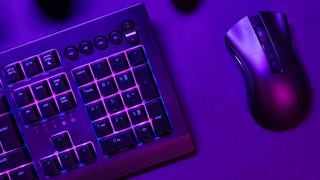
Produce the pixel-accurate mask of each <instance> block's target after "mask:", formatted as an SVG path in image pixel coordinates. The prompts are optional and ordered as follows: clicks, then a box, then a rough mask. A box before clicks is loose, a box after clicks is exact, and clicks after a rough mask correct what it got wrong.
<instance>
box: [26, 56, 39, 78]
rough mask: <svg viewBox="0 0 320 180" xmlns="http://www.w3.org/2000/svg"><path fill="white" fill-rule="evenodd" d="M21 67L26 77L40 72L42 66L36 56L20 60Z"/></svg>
mask: <svg viewBox="0 0 320 180" xmlns="http://www.w3.org/2000/svg"><path fill="white" fill-rule="evenodd" d="M21 64H22V67H23V69H24V73H25V74H26V76H27V77H29V78H30V77H32V76H35V75H37V74H40V73H42V68H41V65H40V62H39V59H38V57H37V56H35V57H32V58H30V59H27V60H24V61H22V63H21Z"/></svg>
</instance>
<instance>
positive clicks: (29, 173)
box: [10, 164, 39, 180]
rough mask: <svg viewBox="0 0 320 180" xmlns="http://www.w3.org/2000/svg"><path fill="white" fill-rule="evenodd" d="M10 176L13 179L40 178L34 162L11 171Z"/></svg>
mask: <svg viewBox="0 0 320 180" xmlns="http://www.w3.org/2000/svg"><path fill="white" fill-rule="evenodd" d="M10 177H11V179H13V180H37V179H39V177H38V174H37V172H36V169H35V168H34V165H33V164H30V165H27V166H24V167H22V168H19V169H16V170H14V171H11V172H10Z"/></svg>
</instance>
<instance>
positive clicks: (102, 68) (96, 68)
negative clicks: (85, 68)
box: [91, 60, 111, 79]
mask: <svg viewBox="0 0 320 180" xmlns="http://www.w3.org/2000/svg"><path fill="white" fill-rule="evenodd" d="M91 69H92V72H93V74H94V77H95V78H97V79H101V78H104V77H107V76H109V75H110V74H111V72H110V68H109V66H108V63H107V62H106V60H102V61H98V62H95V63H93V64H91Z"/></svg>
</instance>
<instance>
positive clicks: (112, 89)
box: [98, 77, 118, 96]
mask: <svg viewBox="0 0 320 180" xmlns="http://www.w3.org/2000/svg"><path fill="white" fill-rule="evenodd" d="M98 86H99V90H100V93H101V95H102V96H109V95H111V94H114V93H116V92H117V90H118V89H117V87H116V84H115V82H114V79H113V78H112V77H111V78H109V79H105V80H102V81H99V82H98Z"/></svg>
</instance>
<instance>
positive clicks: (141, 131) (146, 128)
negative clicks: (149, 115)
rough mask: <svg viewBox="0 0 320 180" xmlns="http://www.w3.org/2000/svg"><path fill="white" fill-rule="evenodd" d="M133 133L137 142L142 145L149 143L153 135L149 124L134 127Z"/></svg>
mask: <svg viewBox="0 0 320 180" xmlns="http://www.w3.org/2000/svg"><path fill="white" fill-rule="evenodd" d="M135 131H136V134H137V136H138V139H139V141H140V142H142V143H147V142H150V141H152V140H153V138H154V134H153V131H152V129H151V126H150V124H149V123H146V124H143V125H141V126H138V127H136V128H135Z"/></svg>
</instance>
